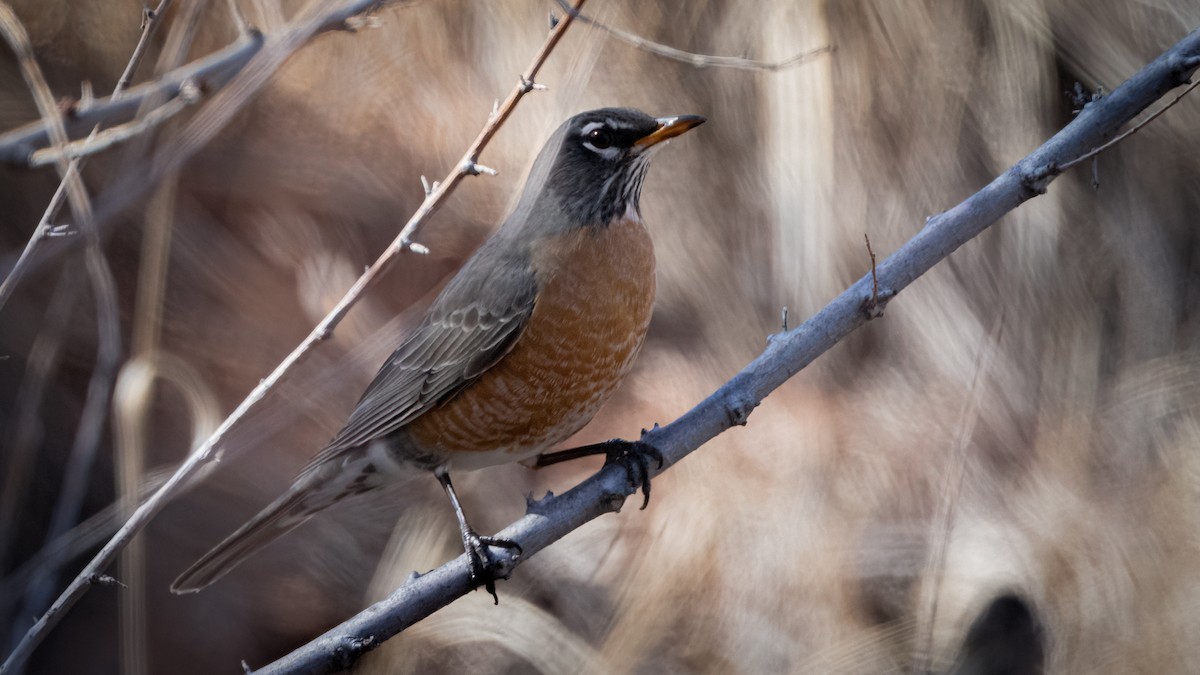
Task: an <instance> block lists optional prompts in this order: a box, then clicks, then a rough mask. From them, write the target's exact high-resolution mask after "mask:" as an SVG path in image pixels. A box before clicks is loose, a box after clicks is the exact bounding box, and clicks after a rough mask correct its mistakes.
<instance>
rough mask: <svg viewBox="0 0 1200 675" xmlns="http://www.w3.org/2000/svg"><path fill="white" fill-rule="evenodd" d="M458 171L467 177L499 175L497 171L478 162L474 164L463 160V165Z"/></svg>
mask: <svg viewBox="0 0 1200 675" xmlns="http://www.w3.org/2000/svg"><path fill="white" fill-rule="evenodd" d="M459 170H460V171H462V172H463V174H465V175H467V176H478V175H479V174H481V173H486V174H487V175H489V176H495V175H497V174H499V173H500V172H499V171H496V170H495V169H493V168H492V167H490V166H484V165H482V164H480V163H478V162H474V161H471V160H469V159H466V160H463V163H462V165H461V166H460V167H459Z"/></svg>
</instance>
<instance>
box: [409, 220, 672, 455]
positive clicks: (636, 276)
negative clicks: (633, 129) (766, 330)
mask: <svg viewBox="0 0 1200 675" xmlns="http://www.w3.org/2000/svg"><path fill="white" fill-rule="evenodd" d="M532 264H533V269H534V272H535V274H536V275H537V280H538V296H537V301H536V304H535V305H534V309H533V314H532V315H531V316H530V319H529V323H528V324H527V325H526V327H525V330H524V332H523V333H522V334H521V337H520V339H519V340H518V341H517V343H516V345H515V346H514V347H513V349H512V351H511V352H509V353H508V355H506V356H505V357H504V358H503V359H501V360H500V362H499V363H497V364H496V365H495V366H493V367H492V368H491V369H489V370H488V371H487V372H486V373H484V374H483V375H482V376H480V377H479V379H478V380H476V381H475V382H474V383H472V384H471V386H469V387H468V388H466V389H464V390H463V391H462V392H461V393H460V394H459V395H458V396H456V397H455V398H453V399H451V400H450V401H448V402H447V403H446V404H444V405H443V406H441V407H439V408H437V409H435V410H431V411H429V412H428V413H426V414H425V415H422V416H421V417H420V418H418V419H416V420H414V421H413V422H412V423H411V424H410V425H409V426H408V428H407V430H408V432H409V438H410V439H411V440H412V441H414V442H415V443H416V444H417V445H419V446H420V447H421V448H423V449H426V450H428V451H430V452H431V453H433V454H439V455H445V456H446V458H447V459H448V460H449V462H450V465H451V466H453V467H457V468H466V469H471V468H478V467H482V466H489V465H492V464H499V463H503V462H508V461H516V460H518V459H523V458H525V457H529V456H532V455H535V454H537V453H539V452H541V451H543V450H545V449H547V448H548V447H550V446H552V445H554V444H555V443H558V442H560V441H562V440H564V439H565V438H567V437H568V436H570V435H571V434H573V433H575V432H576V431H578V430H579V429H581V428H582V427H583V426H584V425H585V424H587V423H588V422H589V421H590V420H591V419H592V417H593V416H594V415H595V414H596V412H597V411H598V410H599V409H600V406H602V405H603V404H604V402H605V401H607V400H608V398H609V397H610V396H611V395H612V394H613V392H614V391H616V388H617V386H618V385H619V384H620V382H621V380H622V379H623V378H624V377H625V375H626V374H627V373H628V372H629V369H630V368H631V367H632V365H633V360H634V357H636V356H637V353H638V350H639V349H641V346H642V341H643V340H644V339H645V337H646V329H647V327H648V326H649V324H650V314H651V311H652V309H653V305H654V250H653V246H652V245H651V242H650V237H649V235H648V234H647V233H646V230H645V227H644V226H643V225H642V224H641V222H639V221H637V220H632V219H626V220H620V221H617V222H615V223H613V224H611V225H609V226H608V227H605V228H596V229H579V230H577V231H574V232H570V233H567V234H564V235H559V236H557V237H556V238H554V239H552V240H548V241H546V242H543V243H542V245H541V246H539V247H537V252H536V254H535V255H534V256H533V259H532Z"/></svg>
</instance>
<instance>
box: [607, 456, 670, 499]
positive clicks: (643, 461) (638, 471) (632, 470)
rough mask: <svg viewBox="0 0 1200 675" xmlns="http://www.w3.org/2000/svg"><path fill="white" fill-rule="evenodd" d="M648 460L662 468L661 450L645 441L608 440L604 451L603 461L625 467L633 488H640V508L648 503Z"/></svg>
mask: <svg viewBox="0 0 1200 675" xmlns="http://www.w3.org/2000/svg"><path fill="white" fill-rule="evenodd" d="M650 460H654V461H655V462H656V463H657V464H656V467H655V468H658V469H661V468H662V465H663V455H662V452H660V451H659V450H658V448H656V447H654V446H653V445H650V444H649V443H646V442H645V441H625V440H613V441H609V445H608V449H607V452H606V453H605V460H604V463H605V464H620V465H621V468H623V469H625V475H626V476H628V477H629V482H630V483H631V484H632V485H633V489H634V490H637V489H639V488H640V489H641V491H642V506H641V510H645V509H646V507H647V506H649V505H650Z"/></svg>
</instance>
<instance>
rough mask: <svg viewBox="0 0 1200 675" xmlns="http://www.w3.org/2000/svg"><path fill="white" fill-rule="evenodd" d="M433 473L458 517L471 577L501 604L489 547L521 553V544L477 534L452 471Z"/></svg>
mask: <svg viewBox="0 0 1200 675" xmlns="http://www.w3.org/2000/svg"><path fill="white" fill-rule="evenodd" d="M433 475H434V476H437V479H438V482H439V483H441V484H442V489H443V490H445V491H446V496H447V497H449V498H450V505H451V506H453V507H454V515H455V516H457V517H458V529H459V530H460V531H461V532H462V540H463V549H464V550H465V551H466V552H467V560H469V561H470V563H471V578H472V579H473V580H474V581H475V582H476V583H479V582H480V581H483V584H484V589H486V590H487V592H488V593H491V594H492V599H493V600H495V601H496V604H497V605H498V604H500V597H499V596H498V595H496V570H497V565H496V561H495V560H493V559H492V557H491V555H490V554H489V552H488V547H489V546H498V547H500V548H510V549H516V551H517V554H518V555H520V553H521V545H520V544H518V543H517V542H515V541H511V540H508V539H499V538H497V537H484V536H480V535H479V534H476V532H475V530H474V529H472V527H471V526H470V525H469V524H467V516H466V514H464V513H463V509H462V504H460V503H459V501H458V495H457V494H455V492H454V485H453V484H452V483H451V482H450V472H449V471H447V470H446V468H445V467H438V468H436V469H434V470H433Z"/></svg>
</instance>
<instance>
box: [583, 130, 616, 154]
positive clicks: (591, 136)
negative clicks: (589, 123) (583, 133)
mask: <svg viewBox="0 0 1200 675" xmlns="http://www.w3.org/2000/svg"><path fill="white" fill-rule="evenodd" d="M587 138H588V143H590V144H591V145H592V147H593V148H596V149H597V150H603V149H605V148H611V147H612V144H613V137H612V133H610V132H609V131H608V129H592V130H591V131H589V132H588V135H587Z"/></svg>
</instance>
